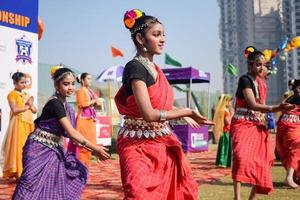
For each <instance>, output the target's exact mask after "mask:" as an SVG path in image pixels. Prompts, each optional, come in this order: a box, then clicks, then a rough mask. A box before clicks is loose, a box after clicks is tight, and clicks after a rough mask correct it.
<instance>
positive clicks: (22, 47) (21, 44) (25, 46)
mask: <svg viewBox="0 0 300 200" xmlns="http://www.w3.org/2000/svg"><path fill="white" fill-rule="evenodd" d="M16 45H17V57H16V62H19V61H20V62H22V63H23V64H24V65H25V64H26V63H30V64H31V63H32V60H31V56H30V55H31V47H32V42H30V41H29V40H28V39H27V38H26V36H25V35H23V36H22V37H21V38H19V39H17V40H16Z"/></svg>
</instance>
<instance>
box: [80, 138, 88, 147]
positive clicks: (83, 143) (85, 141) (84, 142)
mask: <svg viewBox="0 0 300 200" xmlns="http://www.w3.org/2000/svg"><path fill="white" fill-rule="evenodd" d="M86 144H87V140H86V139H84V140H83V141H82V142H80V143H79V144H78V145H79V146H80V147H85V146H86Z"/></svg>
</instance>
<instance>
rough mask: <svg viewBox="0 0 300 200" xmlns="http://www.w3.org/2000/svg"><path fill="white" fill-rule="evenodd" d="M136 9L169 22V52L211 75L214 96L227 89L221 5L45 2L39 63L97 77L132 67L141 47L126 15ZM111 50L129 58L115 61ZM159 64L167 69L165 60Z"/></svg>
mask: <svg viewBox="0 0 300 200" xmlns="http://www.w3.org/2000/svg"><path fill="white" fill-rule="evenodd" d="M133 8H138V9H140V10H142V11H144V12H145V13H146V14H149V15H153V16H155V17H157V18H159V20H160V21H161V22H163V24H164V26H165V34H166V45H165V50H164V52H167V53H168V54H169V55H171V56H172V57H174V58H176V59H177V60H179V61H180V62H181V63H182V64H183V65H185V66H194V67H196V68H198V69H201V70H203V71H208V72H210V73H211V74H212V80H211V89H212V91H216V90H221V89H222V66H221V62H220V46H221V41H220V39H219V30H218V26H219V18H220V10H219V7H218V3H217V0H205V1H203V0H186V1H174V0H148V1H147V0H40V1H39V15H40V16H41V17H42V19H43V21H44V23H45V32H44V35H43V38H42V40H41V41H40V43H39V62H40V63H47V64H59V63H64V64H66V65H69V66H72V67H74V68H76V69H78V70H79V71H87V72H90V73H92V74H95V75H97V74H99V73H101V72H102V71H103V70H104V69H106V68H107V67H110V66H113V65H115V64H126V62H128V61H129V60H130V59H131V58H132V57H133V56H134V55H135V48H134V45H133V43H132V41H131V39H130V34H129V31H128V30H127V29H126V28H125V27H124V25H123V14H124V13H125V11H127V10H131V9H133ZM111 45H113V46H115V47H117V48H119V49H121V50H122V51H123V52H124V54H125V56H124V57H123V58H112V57H111V51H110V46H111ZM155 61H156V63H157V64H158V65H159V66H161V67H163V66H164V55H161V56H157V57H156V58H155ZM194 87H196V88H197V86H194ZM199 87H200V86H199Z"/></svg>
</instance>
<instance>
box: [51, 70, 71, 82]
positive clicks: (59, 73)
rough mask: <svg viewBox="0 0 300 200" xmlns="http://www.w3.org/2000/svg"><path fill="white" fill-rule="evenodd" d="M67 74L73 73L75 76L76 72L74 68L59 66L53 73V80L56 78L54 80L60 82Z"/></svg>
mask: <svg viewBox="0 0 300 200" xmlns="http://www.w3.org/2000/svg"><path fill="white" fill-rule="evenodd" d="M66 75H73V76H74V77H75V75H74V72H73V71H72V70H70V69H69V68H66V67H63V68H59V69H58V70H56V72H55V73H54V75H53V80H54V82H56V83H58V82H60V81H61V80H62V79H64V78H65V76H66Z"/></svg>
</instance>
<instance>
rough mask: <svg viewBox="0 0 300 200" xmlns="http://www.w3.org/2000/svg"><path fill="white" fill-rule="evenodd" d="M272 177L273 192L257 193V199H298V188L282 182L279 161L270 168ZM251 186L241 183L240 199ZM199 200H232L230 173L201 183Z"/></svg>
mask: <svg viewBox="0 0 300 200" xmlns="http://www.w3.org/2000/svg"><path fill="white" fill-rule="evenodd" d="M272 178H273V185H274V189H275V190H274V192H273V193H271V194H270V195H258V196H257V199H258V200H266V199H276V200H300V188H299V189H291V188H289V187H287V186H285V185H284V184H283V180H284V178H285V170H284V168H283V167H282V166H281V163H280V162H276V163H275V165H274V166H273V168H272ZM250 190H251V187H250V186H249V185H248V186H247V185H245V184H243V185H242V193H241V197H242V199H248V195H249V193H250ZM199 199H201V200H232V199H233V185H232V179H231V175H230V176H226V177H224V178H222V179H221V180H219V181H216V182H213V183H210V184H203V185H201V186H200V197H199Z"/></svg>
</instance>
